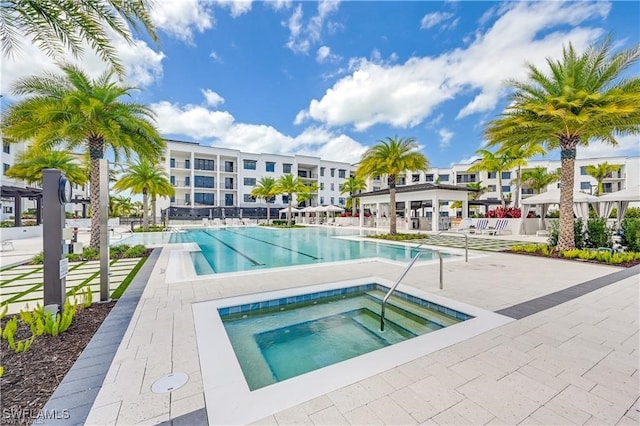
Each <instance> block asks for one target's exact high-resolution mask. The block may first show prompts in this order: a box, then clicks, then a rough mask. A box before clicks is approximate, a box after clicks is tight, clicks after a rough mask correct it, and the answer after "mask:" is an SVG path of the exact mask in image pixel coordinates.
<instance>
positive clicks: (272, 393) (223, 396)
mask: <svg viewBox="0 0 640 426" xmlns="http://www.w3.org/2000/svg"><path fill="white" fill-rule="evenodd" d="M368 283H379V284H382V285H384V286H387V287H391V286H392V285H393V282H391V281H389V280H387V279H383V278H380V277H373V276H372V277H366V278H360V279H357V280H348V281H338V282H333V283H328V284H319V285H315V286H307V287H302V288H300V287H298V288H290V289H285V290H276V291H270V292H263V293H255V294H248V295H242V296H235V297H229V298H224V299H214V300H208V301H201V302H196V303H194V304H192V312H193V317H194V324H195V329H196V336H197V343H198V354H199V357H200V360H201V367H202V370H201V374H202V379H203V386H204V396H205V402H206V404H205V405H206V410H207V414H208V418H209V421H210V422H211V423H212V424H247V423H251V422H254V421H257V420H260V419H262V418H264V417H266V416H268V415H271V414H274V413H276V412H279V411H282V410H284V409H286V408H290V407H293V406H295V405H297V404H300V403H302V402H305V401H308V400H311V399H313V398H315V397H318V396H321V395H324V394H326V393H329V392H331V391H333V390H336V389H339V388H341V387H344V386H347V385H350V384H352V383H355V382H357V381H359V380H363V379H365V378H367V377H370V376H372V375H375V374H377V373H381V372H383V371H386V370H388V369H391V368H393V367H396V366H398V365H401V364H404V363H407V362H410V361H412V360H414V359H417V358H419V357H421V356H424V355H427V354H429V353H432V352H435V351H437V350H440V349H442V348H445V347H447V346H450V345H453V344H456V343H458V342H460V341H463V340H466V339H468V338H470V337H472V336H476V335H478V334H481V333H484V332H485V331H488V330H491V329H494V328H496V327H500V326H502V325H504V324H507V323H509V322H512V321H515V320H514V319H513V318H509V317H506V316H504V315H500V314H496V313H494V312H491V311H487V310H484V309H480V308H477V307H475V306H472V305H469V304H465V303H462V302H458V301H455V300H453V299H449V298H446V297H443V296H438V295H435V294H431V293H428V292H425V291H423V290H419V289H416V288H414V287H410V286H406V285H400V286H398V290H399V291H402V292H404V293H407V294H410V295H413V296H417V297H420V298H422V299H425V300H429V301H430V302H433V303H437V304H440V305H444V306H446V307H448V308H451V309H454V310H457V311H460V312H464V313H466V314H468V315H471V316H473V317H474V318H471V319H469V320H467V321H464V322H461V323H458V324H455V325H452V326H450V327H447V329H446V330H440V331H438V332H434V333H429V334H425V335H422V336H418V337H415V338H413V339H410V340H407V341H405V342H402V343H399V344H395V345H392V346H388V347H386V348H383V349H379V350H377V351H374V352H371V353H367V354H364V355H361V356H359V357H356V358H352V359H349V360H346V361H342V362H340V363H337V364H333V365H331V366H328V367H325V368H322V369H319V370H315V371H311V372H309V373H306V374H303V375H300V376H297V377H294V378H291V379H288V380H285V381H282V382H279V383H275V384H273V385H270V386H267V387H264V388H261V389H257V390H255V391H249V387H248V385H247V383H246V381H245V379H244V375H243V373H242V370H241V368H240V365H239V363H238V361H237V359H236V356H235V352H234V350H233V348H232V346H231V343H230V342H229V338H228V336H227V334H226V331H225V329H224V325H223V324H222V320H221V319H220V316H219V315H218V311H217V308H219V307H228V306H236V305H243V304H246V303H252V302H253V303H255V301H257V300H271V299H280V298H283V297H284V298H286V297H292V296H297V295H301V294H307V293H315V292H319V291H326V290H332V289H336V288H341V287H349V286H355V285H361V284H368ZM207 359H215V362H202V360H207Z"/></svg>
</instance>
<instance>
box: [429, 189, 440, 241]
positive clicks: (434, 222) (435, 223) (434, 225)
mask: <svg viewBox="0 0 640 426" xmlns="http://www.w3.org/2000/svg"><path fill="white" fill-rule="evenodd" d="M431 205H432V206H433V207H432V210H433V215H432V217H431V230H432V231H433V232H438V231H439V230H440V199H439V198H438V197H437V196H435V197H434V198H433V199H432V200H431Z"/></svg>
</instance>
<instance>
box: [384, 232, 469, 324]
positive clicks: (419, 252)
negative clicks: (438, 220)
mask: <svg viewBox="0 0 640 426" xmlns="http://www.w3.org/2000/svg"><path fill="white" fill-rule="evenodd" d="M446 232H449V233H451V232H450V231H441V232H438V234H437V235H440V234H444V233H446ZM425 244H427V243H426V242H425V243H420V244H418V245H417V246H416V247H415V249H416V250H417V249H419V248H420V247H421V246H423V245H425ZM432 251H433V252H435V253H437V254H438V259H439V260H440V290H442V289H443V288H444V287H443V283H442V253H441V252H440V250H432ZM423 253H426V252H425V251H418V253H417V254H416V255H415V256H414V257H413V259H412V260H411V263H409V265H407V267H406V268H405V269H404V271H402V275H400V278H398V280H397V281H396V282H395V283H394V284H393V286H392V287H391V288H390V289H389V291H388V292H387V294H386V295H385V296H384V299H382V308H381V310H380V331H384V311H385V307H386V306H387V301H388V300H389V297H391V294H392V293H393V292H394V291H395V289H396V287H398V284H400V281H402V279H403V278H404V277H405V275H407V273H409V270H410V269H411V267H412V266H413V265H414V264H415V263H416V261H417V260H418V258H419V257H420V256H421V255H422V254H423ZM464 261H465V262H468V261H469V245H468V237H467V234H466V233H465V234H464Z"/></svg>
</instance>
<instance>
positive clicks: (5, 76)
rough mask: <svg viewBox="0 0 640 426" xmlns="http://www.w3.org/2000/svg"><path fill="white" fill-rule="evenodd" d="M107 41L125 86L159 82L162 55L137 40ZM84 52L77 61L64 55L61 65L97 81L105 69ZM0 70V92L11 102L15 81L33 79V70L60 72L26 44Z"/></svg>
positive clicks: (113, 37)
mask: <svg viewBox="0 0 640 426" xmlns="http://www.w3.org/2000/svg"><path fill="white" fill-rule="evenodd" d="M111 39H112V40H111V43H112V45H113V46H114V48H115V50H116V51H117V52H118V56H119V58H120V62H121V63H122V64H123V66H124V68H125V70H126V76H125V79H124V81H125V83H126V84H127V85H131V86H134V87H145V86H149V85H151V84H153V83H154V82H155V81H158V80H159V79H161V78H162V73H163V68H162V61H163V60H164V58H165V55H164V53H162V52H155V51H154V50H153V49H151V48H150V47H149V46H148V45H147V44H146V43H145V42H144V41H141V40H135V41H134V43H133V44H129V43H127V42H126V41H125V40H124V39H122V38H121V37H118V36H116V35H115V34H112V35H111ZM84 51H85V54H84V55H82V56H81V57H80V58H74V57H73V56H72V55H71V54H66V55H65V56H64V58H62V60H61V62H69V63H74V64H77V65H79V66H80V68H81V69H82V70H83V71H84V72H86V73H87V74H88V75H89V76H90V77H94V78H95V77H98V76H99V75H100V74H102V73H103V72H104V71H105V70H106V69H107V68H108V65H107V64H106V63H104V62H103V61H102V60H101V59H100V58H99V57H98V55H97V54H96V53H94V52H93V50H92V49H91V48H90V47H89V46H88V45H85V46H84ZM1 70H2V78H1V79H0V90H1V91H2V94H3V95H4V96H7V97H8V98H9V99H13V98H12V96H11V87H12V86H13V84H14V83H15V82H16V81H17V80H18V79H21V78H24V77H28V76H31V75H33V74H34V70H37V71H38V73H43V72H53V73H59V72H60V68H59V67H58V65H57V64H56V62H55V60H54V59H52V58H51V57H49V56H47V55H45V54H44V53H42V52H41V51H40V49H38V48H37V47H36V46H35V45H34V44H32V43H29V42H28V41H26V40H25V41H24V42H23V45H22V47H21V50H20V51H19V52H16V54H15V55H14V57H12V58H7V57H4V58H3V59H2V64H1Z"/></svg>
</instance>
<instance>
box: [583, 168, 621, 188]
mask: <svg viewBox="0 0 640 426" xmlns="http://www.w3.org/2000/svg"><path fill="white" fill-rule="evenodd" d="M621 167H622V166H620V165H619V164H609V163H608V162H606V161H605V162H604V163H601V164H597V165H595V166H594V165H588V166H586V167H585V168H584V171H585V172H586V173H587V174H588V175H589V176H591V177H592V178H594V179H595V180H596V181H597V182H598V187H597V189H596V193H595V194H593V195H602V194H603V193H604V183H603V182H604V180H605V179H606V178H607V177H610V176H611V174H612V173H615V172H617V171H619V170H620V168H621Z"/></svg>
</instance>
